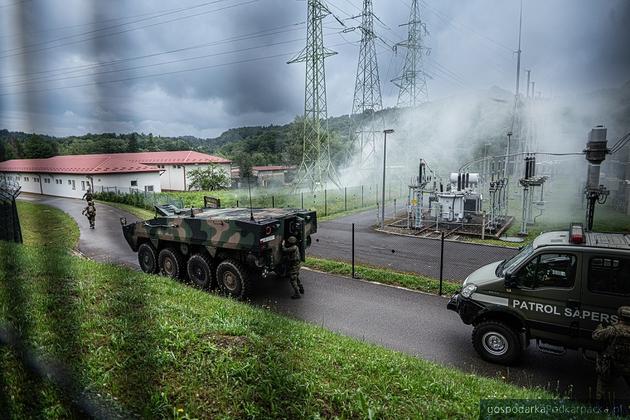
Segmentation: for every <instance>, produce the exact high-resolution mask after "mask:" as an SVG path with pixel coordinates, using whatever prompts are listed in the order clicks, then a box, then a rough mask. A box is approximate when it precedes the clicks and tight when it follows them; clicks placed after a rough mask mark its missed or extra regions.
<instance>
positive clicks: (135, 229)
mask: <svg viewBox="0 0 630 420" xmlns="http://www.w3.org/2000/svg"><path fill="white" fill-rule="evenodd" d="M204 201H205V203H206V207H204V208H190V209H179V208H176V207H174V206H172V205H164V206H156V207H155V209H156V216H155V218H154V219H151V220H146V221H139V222H136V223H129V224H127V221H126V220H125V219H124V218H123V219H121V224H122V230H123V234H124V236H125V239H126V240H127V243H129V246H130V247H131V249H132V250H133V251H134V252H137V253H138V262H139V264H140V268H141V269H142V271H144V272H145V273H161V274H163V275H166V276H170V277H173V278H179V279H185V278H188V279H189V280H190V281H191V282H192V283H193V284H194V285H196V286H197V287H200V288H204V289H205V288H211V287H213V286H218V287H219V289H220V290H221V292H222V293H223V294H225V295H229V296H232V297H235V298H237V299H243V298H245V297H247V295H248V294H249V293H250V292H251V290H252V286H253V282H255V280H256V279H257V278H260V277H261V276H262V277H266V276H268V275H270V274H274V275H276V276H279V277H284V276H285V275H286V273H287V269H288V264H287V260H286V258H285V256H284V254H283V252H282V247H283V242H284V240H285V239H287V238H288V237H289V236H295V237H296V238H297V240H298V247H299V249H300V256H301V259H302V261H304V258H305V254H306V248H308V247H309V246H310V244H311V235H312V234H314V233H315V232H317V215H316V213H315V212H314V211H309V210H303V209H288V208H286V209H281V208H270V209H249V208H210V207H208V206H207V203H208V200H204Z"/></svg>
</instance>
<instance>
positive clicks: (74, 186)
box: [68, 179, 77, 190]
mask: <svg viewBox="0 0 630 420" xmlns="http://www.w3.org/2000/svg"><path fill="white" fill-rule="evenodd" d="M68 182H70V183H71V184H72V189H73V190H76V189H77V185H76V183H75V182H74V179H73V180H71V181H68Z"/></svg>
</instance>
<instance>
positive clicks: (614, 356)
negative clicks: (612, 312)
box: [593, 306, 630, 401]
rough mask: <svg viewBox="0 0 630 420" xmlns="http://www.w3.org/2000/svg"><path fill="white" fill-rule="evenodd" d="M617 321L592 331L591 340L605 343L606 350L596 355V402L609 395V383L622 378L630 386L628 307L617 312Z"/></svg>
mask: <svg viewBox="0 0 630 420" xmlns="http://www.w3.org/2000/svg"><path fill="white" fill-rule="evenodd" d="M617 316H618V317H619V321H618V322H617V323H616V324H613V325H610V326H608V327H603V326H602V324H599V325H598V326H597V329H595V331H593V340H596V341H604V342H606V349H605V350H604V351H602V352H600V353H599V354H598V355H597V365H596V368H595V370H596V371H597V391H596V392H597V394H596V397H597V400H599V401H601V400H602V399H603V398H604V397H606V396H607V395H608V394H609V393H610V386H611V383H612V382H613V380H614V379H615V378H617V377H618V376H623V377H624V378H625V380H626V383H627V384H628V386H630V306H621V307H620V308H619V309H618V310H617Z"/></svg>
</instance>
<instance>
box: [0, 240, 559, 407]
mask: <svg viewBox="0 0 630 420" xmlns="http://www.w3.org/2000/svg"><path fill="white" fill-rule="evenodd" d="M17 279H19V281H16V280H17ZM0 317H1V319H3V320H4V321H9V322H11V323H12V324H13V326H14V327H16V328H19V331H21V333H22V334H23V336H24V337H25V338H26V340H27V342H28V343H29V344H30V345H31V346H33V347H36V348H38V349H40V350H41V351H42V352H44V353H45V354H47V355H50V356H52V357H54V358H55V359H56V360H59V361H61V362H63V363H64V364H66V365H67V366H69V367H70V372H72V373H73V375H74V377H75V380H76V381H77V382H78V383H79V384H80V386H81V388H85V389H88V390H90V391H92V392H94V393H97V394H99V395H101V396H102V398H104V399H105V400H107V401H111V402H112V404H114V405H120V406H121V407H123V409H124V410H126V411H127V412H131V413H133V414H137V415H140V416H142V417H149V418H155V417H178V418H188V417H200V418H243V417H259V418H270V417H281V418H314V417H320V416H321V417H327V418H328V417H335V416H338V417H340V418H350V417H352V418H378V417H380V418H428V417H430V418H453V417H459V418H472V417H478V415H479V413H478V411H479V408H478V407H479V399H481V398H552V395H551V394H549V393H547V392H545V391H543V390H540V389H535V390H531V389H524V388H519V387H516V386H513V385H510V384H507V383H504V382H502V381H500V380H495V379H487V378H481V377H477V376H475V375H472V374H465V373H462V372H460V371H457V370H454V369H451V368H447V367H444V366H440V365H438V364H435V363H431V362H427V361H424V360H421V359H417V358H414V357H411V356H407V355H403V354H401V353H397V352H394V351H391V350H387V349H384V348H381V347H378V346H374V345H370V344H366V343H364V342H360V341H358V340H355V339H352V338H348V337H344V336H341V335H338V334H334V333H332V332H329V331H327V330H325V329H323V328H319V327H317V326H313V325H310V324H306V323H304V322H300V321H295V320H292V319H288V318H286V317H282V316H279V315H277V314H275V313H273V312H271V311H269V310H266V309H262V308H258V307H254V306H251V305H247V304H242V303H238V302H235V301H232V300H228V299H224V298H220V297H217V296H214V295H211V294H208V293H206V292H202V291H199V290H196V289H193V288H191V287H188V286H185V285H183V284H181V283H178V282H175V281H173V280H170V279H167V278H164V277H159V276H151V275H145V274H143V273H139V272H135V271H131V270H129V269H126V268H122V267H118V266H113V265H108V264H102V263H96V262H92V261H89V260H85V259H81V258H79V257H74V256H70V255H68V254H67V253H66V252H63V251H61V250H59V251H51V250H50V249H48V248H44V247H28V246H16V245H11V244H6V243H0ZM0 364H1V366H0V372H1V373H2V374H1V375H0V379H1V380H0V387H2V388H3V389H2V392H0V396H1V395H4V396H8V398H5V401H0V403H4V404H5V405H6V406H7V407H8V411H9V413H10V416H11V417H13V418H24V417H27V418H30V417H36V416H42V417H49V418H63V417H67V416H68V415H70V414H71V413H69V411H68V408H67V406H66V403H65V402H64V401H63V399H62V398H60V397H59V395H58V394H57V392H56V391H55V390H54V389H53V388H52V387H51V386H50V385H48V384H47V383H45V382H41V381H39V380H35V379H32V378H29V376H28V375H26V374H25V372H24V371H23V370H22V368H20V367H19V364H18V363H17V362H16V360H15V357H14V356H13V355H12V354H11V353H10V352H9V351H8V350H6V349H1V350H0Z"/></svg>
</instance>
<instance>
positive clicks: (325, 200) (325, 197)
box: [324, 190, 328, 216]
mask: <svg viewBox="0 0 630 420" xmlns="http://www.w3.org/2000/svg"><path fill="white" fill-rule="evenodd" d="M326 215H328V190H324V216H326Z"/></svg>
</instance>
